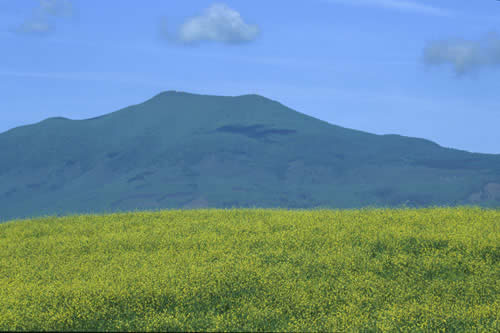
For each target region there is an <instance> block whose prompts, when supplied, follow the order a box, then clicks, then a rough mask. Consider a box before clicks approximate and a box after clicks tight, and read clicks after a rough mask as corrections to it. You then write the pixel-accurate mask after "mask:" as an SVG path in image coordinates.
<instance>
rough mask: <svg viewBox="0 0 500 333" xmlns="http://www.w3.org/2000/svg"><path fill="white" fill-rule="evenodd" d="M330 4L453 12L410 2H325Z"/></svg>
mask: <svg viewBox="0 0 500 333" xmlns="http://www.w3.org/2000/svg"><path fill="white" fill-rule="evenodd" d="M323 1H326V2H330V3H342V4H346V5H352V6H367V7H379V8H385V9H391V10H398V11H403V12H412V13H418V14H426V15H434V16H450V15H451V12H450V11H448V10H445V9H442V8H439V7H435V6H430V5H426V4H422V3H419V2H417V1H410V0H323Z"/></svg>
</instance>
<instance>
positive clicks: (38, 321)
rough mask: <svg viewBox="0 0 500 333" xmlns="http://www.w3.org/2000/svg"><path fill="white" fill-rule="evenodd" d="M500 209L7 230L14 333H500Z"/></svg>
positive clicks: (212, 213)
mask: <svg viewBox="0 0 500 333" xmlns="http://www.w3.org/2000/svg"><path fill="white" fill-rule="evenodd" d="M499 261H500V210H488V209H481V208H478V207H460V208H440V207H434V208H426V209H394V210H391V209H375V208H370V209H362V210H296V211H292V210H290V211H288V210H278V209H274V210H270V209H230V210H220V209H219V210H218V209H201V210H184V211H181V210H171V211H169V210H165V211H156V212H152V211H150V212H133V213H116V214H109V215H75V216H68V217H44V218H37V219H33V220H18V221H11V222H8V223H4V224H0V330H2V331H3V330H79V331H81V330H91V331H92V330H99V331H102V330H107V331H109V330H111V331H137V330H139V331H384V332H385V331H399V330H402V331H409V330H411V331H471V330H472V331H475V330H477V331H492V332H493V331H498V330H499V329H500V262H499Z"/></svg>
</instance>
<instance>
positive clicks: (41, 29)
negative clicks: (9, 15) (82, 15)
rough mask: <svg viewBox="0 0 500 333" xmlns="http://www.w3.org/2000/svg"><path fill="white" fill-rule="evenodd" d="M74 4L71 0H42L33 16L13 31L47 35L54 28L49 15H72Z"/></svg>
mask: <svg viewBox="0 0 500 333" xmlns="http://www.w3.org/2000/svg"><path fill="white" fill-rule="evenodd" d="M72 15H73V6H72V4H71V2H70V1H69V0H40V5H39V7H37V8H36V9H35V10H34V11H33V14H32V16H31V17H30V18H29V19H27V20H26V21H24V22H23V23H21V24H20V25H19V26H18V27H16V28H14V29H12V31H13V32H17V33H26V34H37V35H45V34H47V33H49V32H51V31H53V30H54V26H53V25H52V24H51V23H50V22H49V17H50V16H53V17H71V16H72Z"/></svg>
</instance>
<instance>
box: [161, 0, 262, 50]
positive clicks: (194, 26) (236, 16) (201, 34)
mask: <svg viewBox="0 0 500 333" xmlns="http://www.w3.org/2000/svg"><path fill="white" fill-rule="evenodd" d="M161 34H162V36H163V37H164V38H165V39H167V40H169V41H179V42H181V43H185V44H193V43H197V42H200V41H215V42H222V43H227V44H236V43H243V42H250V41H253V40H254V39H255V38H257V36H258V34H259V27H258V26H257V25H251V24H247V23H245V22H244V21H243V19H242V18H241V15H240V13H238V12H237V11H236V10H234V9H231V8H229V7H228V6H226V5H225V4H220V3H217V4H213V5H212V6H210V7H209V8H207V9H205V11H204V12H203V14H202V15H199V16H195V17H191V18H189V19H187V20H186V21H185V22H184V23H183V24H182V25H181V26H180V28H179V29H178V31H177V34H174V35H172V34H171V33H170V32H169V31H168V29H167V27H166V22H163V25H162V27H161Z"/></svg>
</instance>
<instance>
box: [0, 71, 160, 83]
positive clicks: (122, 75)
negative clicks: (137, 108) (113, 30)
mask: <svg viewBox="0 0 500 333" xmlns="http://www.w3.org/2000/svg"><path fill="white" fill-rule="evenodd" d="M2 76H7V77H18V78H24V79H48V80H70V81H94V82H103V81H105V82H114V83H126V84H137V85H144V86H154V87H161V86H164V85H165V81H164V80H161V79H160V80H157V79H155V78H148V77H145V76H144V75H143V74H141V75H138V74H137V73H127V72H33V71H11V70H2V69H0V77H2Z"/></svg>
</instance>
